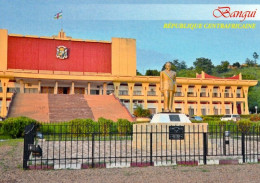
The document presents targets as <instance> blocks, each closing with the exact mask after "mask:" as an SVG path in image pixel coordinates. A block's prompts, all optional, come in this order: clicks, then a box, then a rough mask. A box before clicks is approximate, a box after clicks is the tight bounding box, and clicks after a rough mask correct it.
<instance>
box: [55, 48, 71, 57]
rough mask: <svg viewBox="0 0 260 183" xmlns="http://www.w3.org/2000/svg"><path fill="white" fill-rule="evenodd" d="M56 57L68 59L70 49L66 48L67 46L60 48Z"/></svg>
mask: <svg viewBox="0 0 260 183" xmlns="http://www.w3.org/2000/svg"><path fill="white" fill-rule="evenodd" d="M56 57H57V58H59V59H66V58H68V48H66V47H65V46H58V47H57V52H56Z"/></svg>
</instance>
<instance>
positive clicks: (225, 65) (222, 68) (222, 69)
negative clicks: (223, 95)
mask: <svg viewBox="0 0 260 183" xmlns="http://www.w3.org/2000/svg"><path fill="white" fill-rule="evenodd" d="M228 66H229V62H228V61H222V62H221V64H220V65H217V66H216V71H217V72H218V73H223V72H227V71H228Z"/></svg>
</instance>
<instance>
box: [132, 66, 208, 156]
mask: <svg viewBox="0 0 260 183" xmlns="http://www.w3.org/2000/svg"><path fill="white" fill-rule="evenodd" d="M160 84H161V88H160V90H161V93H162V94H163V97H164V109H163V112H161V113H157V114H155V115H154V116H153V118H152V120H151V121H150V123H146V124H134V126H133V146H135V147H136V148H138V149H143V148H144V147H147V146H148V147H150V148H152V150H153V151H154V150H155V151H158V150H161V151H167V149H168V150H169V149H172V147H173V150H175V151H176V150H181V149H185V148H186V147H189V148H191V149H201V148H202V147H203V144H202V142H203V133H202V132H207V124H206V123H200V124H197V123H191V121H190V120H189V118H188V117H187V116H186V114H183V113H176V112H174V111H175V110H174V93H175V88H176V72H174V71H172V70H171V63H170V62H167V63H166V64H165V70H163V71H161V73H160ZM144 129H145V131H144ZM148 135H150V137H148ZM148 138H150V141H147V140H143V139H148ZM150 142H151V144H150Z"/></svg>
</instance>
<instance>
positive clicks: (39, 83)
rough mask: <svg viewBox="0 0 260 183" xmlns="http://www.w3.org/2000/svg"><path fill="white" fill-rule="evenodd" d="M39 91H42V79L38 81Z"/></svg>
mask: <svg viewBox="0 0 260 183" xmlns="http://www.w3.org/2000/svg"><path fill="white" fill-rule="evenodd" d="M38 93H41V81H38Z"/></svg>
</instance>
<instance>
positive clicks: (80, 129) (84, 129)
mask: <svg viewBox="0 0 260 183" xmlns="http://www.w3.org/2000/svg"><path fill="white" fill-rule="evenodd" d="M94 123H95V122H94V121H93V120H92V119H73V120H71V121H69V123H68V125H69V131H68V132H69V133H73V136H77V135H78V134H81V136H88V135H89V134H90V133H92V132H93V131H94V128H95V124H94Z"/></svg>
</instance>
